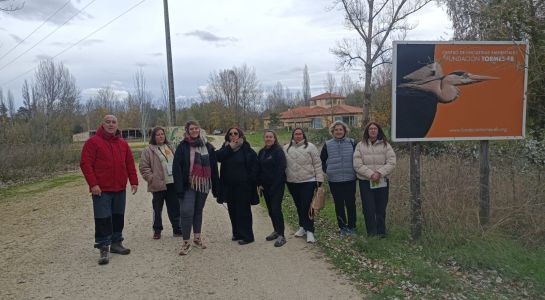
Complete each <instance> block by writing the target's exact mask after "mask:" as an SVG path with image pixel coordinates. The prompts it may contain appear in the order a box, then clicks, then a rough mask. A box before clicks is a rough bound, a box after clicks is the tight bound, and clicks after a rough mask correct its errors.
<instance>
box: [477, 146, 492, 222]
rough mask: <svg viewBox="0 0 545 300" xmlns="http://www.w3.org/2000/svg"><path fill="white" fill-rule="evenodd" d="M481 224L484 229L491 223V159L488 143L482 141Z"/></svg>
mask: <svg viewBox="0 0 545 300" xmlns="http://www.w3.org/2000/svg"><path fill="white" fill-rule="evenodd" d="M479 194H480V195H479V196H480V197H479V223H480V224H481V226H482V227H485V226H487V225H488V222H489V221H490V157H489V155H488V141H481V167H480V193H479Z"/></svg>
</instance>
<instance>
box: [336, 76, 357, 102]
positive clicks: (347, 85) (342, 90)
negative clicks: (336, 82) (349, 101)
mask: <svg viewBox="0 0 545 300" xmlns="http://www.w3.org/2000/svg"><path fill="white" fill-rule="evenodd" d="M338 90H339V95H341V96H344V97H346V96H348V95H350V94H352V93H353V92H354V91H355V90H356V84H355V83H354V81H352V77H350V75H349V74H348V73H346V72H345V73H344V74H343V76H342V77H341V86H340V87H339V89H338Z"/></svg>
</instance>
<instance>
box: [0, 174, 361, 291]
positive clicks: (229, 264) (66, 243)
mask: <svg viewBox="0 0 545 300" xmlns="http://www.w3.org/2000/svg"><path fill="white" fill-rule="evenodd" d="M165 210H166V209H165ZM253 213H254V233H255V236H256V242H254V243H252V244H249V245H245V246H240V245H238V244H237V243H235V242H232V241H231V239H230V237H231V233H230V223H229V217H228V214H227V210H226V209H225V207H223V206H222V205H218V204H217V203H216V202H215V199H213V198H211V197H210V198H208V200H207V204H206V206H205V210H204V225H203V238H204V239H205V242H206V244H207V245H208V249H205V250H201V249H196V248H193V249H192V251H191V253H190V255H188V256H187V257H181V256H179V255H178V250H179V248H180V245H181V238H174V237H172V235H170V232H171V228H170V226H169V225H168V218H167V217H166V212H163V216H164V221H163V222H164V223H165V221H166V224H164V225H166V226H165V230H164V231H163V233H164V235H163V238H162V239H161V240H152V239H151V235H152V230H151V221H152V207H151V197H150V194H148V193H147V192H146V191H145V188H144V186H143V185H141V186H140V190H139V191H138V193H137V194H136V195H134V196H133V195H130V196H127V209H126V219H125V222H126V223H125V230H124V236H125V242H124V244H125V245H126V246H127V247H129V248H131V250H132V252H131V254H130V255H128V256H120V255H115V254H113V255H112V257H111V260H110V264H109V265H106V266H99V265H97V263H96V261H97V258H98V251H97V250H95V249H93V248H92V245H93V234H94V229H93V228H94V225H93V219H92V205H91V201H90V197H89V195H88V193H87V187H86V185H85V183H84V181H83V180H81V181H79V182H75V183H70V184H67V185H64V186H62V187H60V188H56V189H53V190H50V191H47V192H45V193H41V194H36V195H32V196H30V197H23V196H21V197H17V198H10V199H7V200H3V201H0V222H1V226H0V228H1V231H0V241H2V245H1V246H0V270H2V271H1V272H0V298H1V299H74V298H76V299H98V298H103V299H174V298H178V299H235V298H237V299H311V298H312V299H333V298H335V299H361V298H362V297H363V296H362V295H361V294H360V293H359V292H358V291H357V290H356V288H355V287H353V286H352V285H350V284H349V283H348V281H347V280H346V279H345V278H343V276H342V275H339V273H338V271H337V270H335V269H334V268H333V267H332V266H331V265H330V264H328V263H327V262H325V260H324V258H323V255H322V254H321V253H320V252H319V251H318V250H317V249H316V247H315V246H313V245H309V244H307V243H306V242H305V241H304V240H302V239H296V238H294V237H293V231H291V230H289V229H288V230H287V238H288V243H287V244H286V245H285V246H284V247H281V248H275V247H273V244H272V242H266V241H265V236H266V235H267V234H269V233H270V231H271V228H272V226H271V224H270V220H269V218H268V216H267V214H266V211H265V210H264V209H263V208H261V207H254V208H253Z"/></svg>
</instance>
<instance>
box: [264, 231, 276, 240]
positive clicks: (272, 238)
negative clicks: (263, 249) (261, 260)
mask: <svg viewBox="0 0 545 300" xmlns="http://www.w3.org/2000/svg"><path fill="white" fill-rule="evenodd" d="M279 236H280V235H279V234H278V233H276V231H273V232H272V233H271V234H269V235H268V236H267V237H266V238H265V239H266V240H267V241H274V240H276V239H277V238H278V237H279Z"/></svg>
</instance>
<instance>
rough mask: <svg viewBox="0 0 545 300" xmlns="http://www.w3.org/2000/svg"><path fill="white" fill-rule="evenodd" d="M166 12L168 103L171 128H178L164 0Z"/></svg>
mask: <svg viewBox="0 0 545 300" xmlns="http://www.w3.org/2000/svg"><path fill="white" fill-rule="evenodd" d="M163 7H164V10H165V38H166V43H167V45H166V46H167V73H168V103H169V111H168V113H169V114H170V122H171V124H170V126H176V100H175V99H176V98H175V97H174V74H173V72H172V50H171V47H170V22H169V20H168V0H163Z"/></svg>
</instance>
